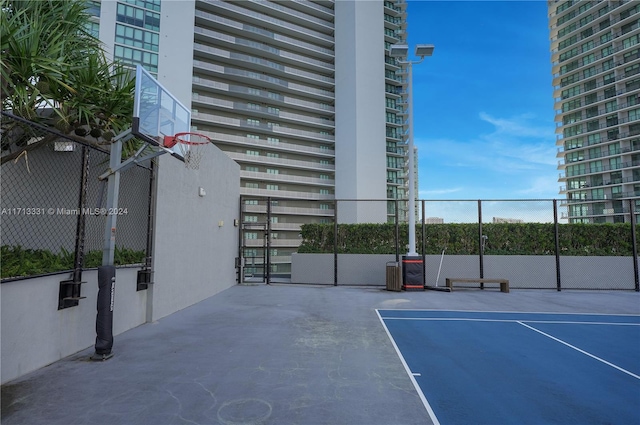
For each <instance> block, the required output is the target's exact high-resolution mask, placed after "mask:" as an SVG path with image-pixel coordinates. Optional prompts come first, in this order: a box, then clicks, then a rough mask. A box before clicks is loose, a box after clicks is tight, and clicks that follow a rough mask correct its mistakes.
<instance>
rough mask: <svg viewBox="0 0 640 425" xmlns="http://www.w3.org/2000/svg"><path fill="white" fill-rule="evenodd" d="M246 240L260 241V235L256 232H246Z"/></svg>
mask: <svg viewBox="0 0 640 425" xmlns="http://www.w3.org/2000/svg"><path fill="white" fill-rule="evenodd" d="M244 238H245V239H258V233H256V232H245V233H244Z"/></svg>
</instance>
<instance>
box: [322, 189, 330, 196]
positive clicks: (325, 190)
mask: <svg viewBox="0 0 640 425" xmlns="http://www.w3.org/2000/svg"><path fill="white" fill-rule="evenodd" d="M328 194H329V189H320V195H328Z"/></svg>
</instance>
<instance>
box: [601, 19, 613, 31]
mask: <svg viewBox="0 0 640 425" xmlns="http://www.w3.org/2000/svg"><path fill="white" fill-rule="evenodd" d="M610 26H611V21H610V20H609V18H607V19H605V20H604V21H602V22H600V25H599V28H600V31H602V30H603V29H605V28H609V27H610Z"/></svg>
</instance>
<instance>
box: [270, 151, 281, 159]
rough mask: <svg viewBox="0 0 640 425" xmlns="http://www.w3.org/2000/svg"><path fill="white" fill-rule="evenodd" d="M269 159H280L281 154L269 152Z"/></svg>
mask: <svg viewBox="0 0 640 425" xmlns="http://www.w3.org/2000/svg"><path fill="white" fill-rule="evenodd" d="M267 158H280V154H277V153H274V152H267Z"/></svg>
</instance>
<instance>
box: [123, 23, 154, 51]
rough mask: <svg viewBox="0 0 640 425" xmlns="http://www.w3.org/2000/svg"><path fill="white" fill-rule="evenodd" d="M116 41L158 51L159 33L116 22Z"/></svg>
mask: <svg viewBox="0 0 640 425" xmlns="http://www.w3.org/2000/svg"><path fill="white" fill-rule="evenodd" d="M115 41H116V43H120V44H126V45H127V46H132V47H137V48H140V49H144V50H151V51H154V52H157V51H158V48H159V46H160V34H158V33H155V32H150V31H145V30H143V29H141V28H135V27H131V26H127V25H123V24H116V38H115Z"/></svg>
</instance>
